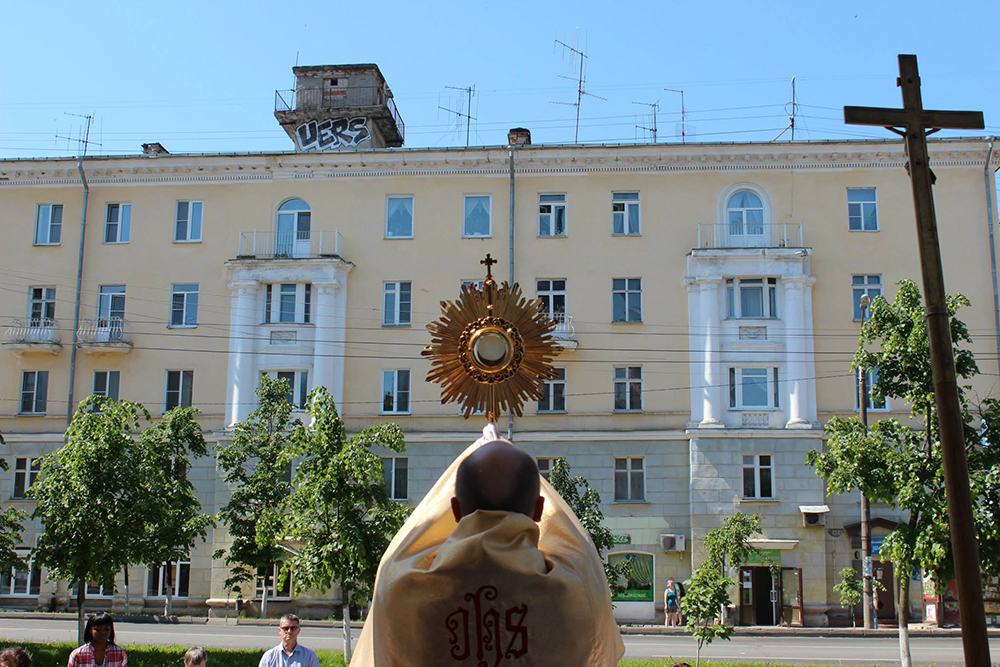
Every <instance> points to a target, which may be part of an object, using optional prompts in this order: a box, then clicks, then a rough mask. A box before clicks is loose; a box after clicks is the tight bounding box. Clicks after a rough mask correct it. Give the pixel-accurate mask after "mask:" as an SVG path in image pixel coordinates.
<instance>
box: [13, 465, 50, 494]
mask: <svg viewBox="0 0 1000 667" xmlns="http://www.w3.org/2000/svg"><path fill="white" fill-rule="evenodd" d="M41 472H42V458H41V457H40V456H18V457H17V458H16V459H14V485H13V487H11V494H10V497H11V498H12V499H24V498H27V497H28V489H30V488H31V485H32V484H34V483H35V480H37V479H38V475H39V474H41ZM18 477H20V478H21V493H20V494H18V493H17V480H18Z"/></svg>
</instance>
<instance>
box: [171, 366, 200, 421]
mask: <svg viewBox="0 0 1000 667" xmlns="http://www.w3.org/2000/svg"><path fill="white" fill-rule="evenodd" d="M172 373H178V376H177V377H178V382H177V389H176V391H174V390H171V389H170V375H171V374H172ZM173 393H176V394H177V405H175V406H173V407H171V406H170V395H171V394H173ZM185 394H187V396H188V399H189V401H190V402H189V403H188V404H187V405H184V395H185ZM193 405H194V370H192V369H181V370H168V371H167V372H166V374H165V375H164V382H163V411H164V412H167V411H169V410H171V409H173V408H175V407H179V408H189V407H191V406H193Z"/></svg>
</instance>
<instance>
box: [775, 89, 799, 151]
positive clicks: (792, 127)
mask: <svg viewBox="0 0 1000 667" xmlns="http://www.w3.org/2000/svg"><path fill="white" fill-rule="evenodd" d="M785 108H786V109H787V108H788V107H787V106H786V107H785ZM789 130H791V131H792V132H791V137H792V141H795V77H794V76H793V77H792V111H791V113H790V114H789V115H788V127H786V128H785V129H783V130H782V131H781V132H780V133H779V134H778V136H776V137H775V138H774V139H771V141H772V142H773V141H777V140H778V139H780V138H781V135H782V134H784V133H785V132H788V131H789Z"/></svg>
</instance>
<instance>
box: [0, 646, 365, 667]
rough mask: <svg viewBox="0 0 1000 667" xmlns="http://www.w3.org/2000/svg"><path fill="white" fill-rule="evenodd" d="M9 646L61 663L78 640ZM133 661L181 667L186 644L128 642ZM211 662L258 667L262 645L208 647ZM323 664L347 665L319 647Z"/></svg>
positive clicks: (50, 665)
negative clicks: (255, 647) (150, 644)
mask: <svg viewBox="0 0 1000 667" xmlns="http://www.w3.org/2000/svg"><path fill="white" fill-rule="evenodd" d="M8 646H21V647H22V648H24V650H26V651H27V652H28V653H29V654H31V662H32V664H33V665H38V667H62V665H65V664H66V663H67V662H68V661H69V654H70V652H71V651H72V650H73V649H74V648H76V645H75V644H27V643H23V642H12V641H0V649H2V648H7V647H8ZM124 648H125V652H126V653H127V654H128V661H129V664H130V665H140V666H141V667H180V666H181V665H183V664H184V652H185V651H187V650H188V647H187V646H169V647H164V646H137V645H135V644H126V645H125V647H124ZM205 650H207V651H208V662H209V664H210V665H212V667H257V665H258V663H259V662H260V656H262V655H263V654H264V651H263V650H262V649H250V650H243V649H221V648H206V649H205ZM316 654H317V655H318V656H319V664H320V667H346V665H345V663H344V655H343V654H342V653H334V652H333V651H316Z"/></svg>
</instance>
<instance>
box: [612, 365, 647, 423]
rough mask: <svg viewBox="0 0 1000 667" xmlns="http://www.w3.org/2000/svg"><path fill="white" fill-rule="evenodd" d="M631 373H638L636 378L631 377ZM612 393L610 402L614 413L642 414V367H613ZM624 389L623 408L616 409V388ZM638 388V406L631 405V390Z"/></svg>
mask: <svg viewBox="0 0 1000 667" xmlns="http://www.w3.org/2000/svg"><path fill="white" fill-rule="evenodd" d="M633 371H638V377H633V375H634V373H633ZM613 377H614V386H613V388H614V391H613V392H612V401H613V405H614V411H615V412H642V366H615V368H614V375H613ZM619 385H621V386H623V387H624V390H625V407H623V408H619V407H618V387H619ZM635 385H638V386H639V405H632V388H633V387H634V386H635Z"/></svg>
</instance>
